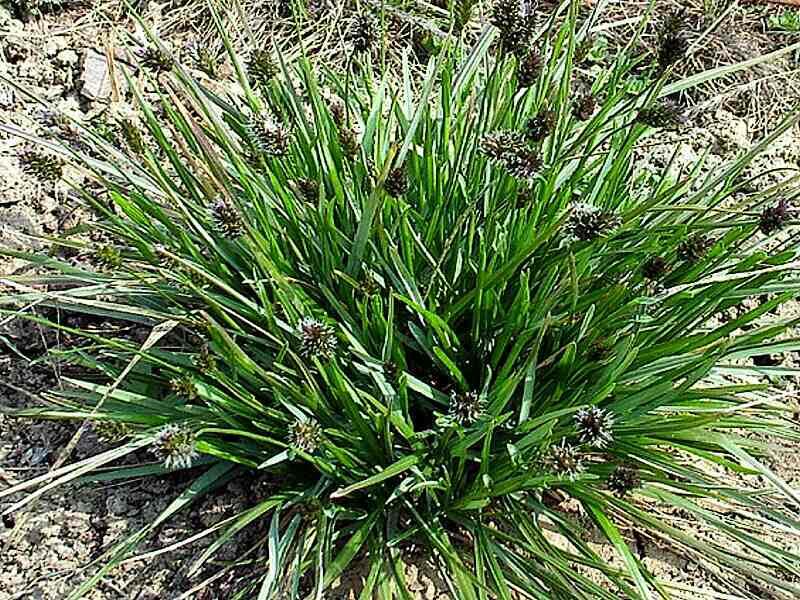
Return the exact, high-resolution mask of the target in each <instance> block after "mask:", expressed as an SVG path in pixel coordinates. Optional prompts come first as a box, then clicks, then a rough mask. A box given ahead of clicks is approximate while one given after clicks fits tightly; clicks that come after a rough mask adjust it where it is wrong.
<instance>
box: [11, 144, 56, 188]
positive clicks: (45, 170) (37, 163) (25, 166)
mask: <svg viewBox="0 0 800 600" xmlns="http://www.w3.org/2000/svg"><path fill="white" fill-rule="evenodd" d="M20 163H21V166H22V170H23V171H25V172H26V173H28V174H29V175H32V176H34V177H37V178H39V179H41V180H43V181H48V182H51V183H54V182H56V181H58V180H59V179H61V176H62V175H63V174H64V162H63V161H62V160H61V159H60V158H58V157H56V156H53V155H51V154H45V153H43V152H38V151H36V150H28V151H26V152H23V153H22V155H21V156H20Z"/></svg>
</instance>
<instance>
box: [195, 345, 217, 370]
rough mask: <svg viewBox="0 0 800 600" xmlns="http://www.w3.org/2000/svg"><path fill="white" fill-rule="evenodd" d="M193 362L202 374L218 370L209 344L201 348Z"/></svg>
mask: <svg viewBox="0 0 800 600" xmlns="http://www.w3.org/2000/svg"><path fill="white" fill-rule="evenodd" d="M193 362H194V366H195V367H197V370H198V371H200V372H201V373H210V372H211V371H214V370H216V368H217V359H216V358H215V357H214V355H213V354H212V353H211V347H210V346H209V345H208V344H203V345H202V346H200V351H199V352H198V353H197V356H195V357H194V360H193Z"/></svg>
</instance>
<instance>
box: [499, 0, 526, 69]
mask: <svg viewBox="0 0 800 600" xmlns="http://www.w3.org/2000/svg"><path fill="white" fill-rule="evenodd" d="M490 18H491V23H492V25H494V26H495V27H497V28H498V29H499V30H500V46H501V48H502V50H503V52H508V53H511V54H516V55H517V56H523V55H524V54H525V53H527V51H528V47H529V44H530V41H531V38H532V37H533V34H534V31H535V26H536V14H535V11H534V9H533V7H532V6H531V4H530V2H529V1H527V0H497V1H496V2H495V4H494V6H493V7H492V12H491V17H490Z"/></svg>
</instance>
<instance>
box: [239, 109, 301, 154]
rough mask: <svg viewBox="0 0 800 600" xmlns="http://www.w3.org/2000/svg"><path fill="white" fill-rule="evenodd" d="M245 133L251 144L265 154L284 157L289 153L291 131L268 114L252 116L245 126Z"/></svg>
mask: <svg viewBox="0 0 800 600" xmlns="http://www.w3.org/2000/svg"><path fill="white" fill-rule="evenodd" d="M245 133H246V135H247V139H248V140H249V141H250V143H251V144H252V145H253V146H254V147H255V148H256V149H257V150H258V151H259V152H261V153H263V154H267V155H269V156H283V155H284V154H286V153H287V152H288V151H289V142H290V140H291V135H290V133H289V130H288V129H286V128H285V127H284V126H283V125H281V124H280V123H278V122H276V121H275V119H273V118H272V117H271V116H270V115H268V114H266V113H260V114H255V115H252V116H251V117H250V118H249V119H248V120H247V124H246V125H245Z"/></svg>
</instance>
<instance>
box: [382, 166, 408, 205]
mask: <svg viewBox="0 0 800 600" xmlns="http://www.w3.org/2000/svg"><path fill="white" fill-rule="evenodd" d="M383 189H384V190H385V191H386V193H387V194H389V195H390V196H392V197H393V198H397V197H398V196H402V195H403V194H405V193H406V192H407V191H408V178H407V177H406V169H405V167H403V166H400V167H397V168H396V169H392V170H391V171H390V172H389V175H387V177H386V181H384V183H383Z"/></svg>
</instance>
